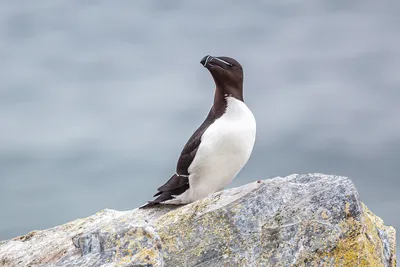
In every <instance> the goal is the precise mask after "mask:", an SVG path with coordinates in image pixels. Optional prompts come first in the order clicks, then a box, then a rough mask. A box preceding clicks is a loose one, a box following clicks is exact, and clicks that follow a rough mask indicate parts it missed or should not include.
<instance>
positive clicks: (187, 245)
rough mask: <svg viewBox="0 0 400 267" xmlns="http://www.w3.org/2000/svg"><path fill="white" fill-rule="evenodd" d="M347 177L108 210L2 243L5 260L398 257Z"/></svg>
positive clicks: (220, 262)
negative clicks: (173, 204)
mask: <svg viewBox="0 0 400 267" xmlns="http://www.w3.org/2000/svg"><path fill="white" fill-rule="evenodd" d="M395 257H396V256H395V230H394V228H393V227H388V226H384V224H383V221H382V220H381V219H380V218H378V217H377V216H375V215H374V214H372V213H371V212H370V211H369V210H368V209H367V208H366V207H365V206H364V205H363V204H362V203H361V202H360V200H359V196H358V193H357V190H356V188H355V187H354V185H353V183H352V182H351V181H350V180H349V179H348V178H346V177H341V176H332V175H324V174H305V175H297V174H295V175H291V176H288V177H284V178H282V177H278V178H274V179H268V180H264V181H258V182H254V183H250V184H247V185H245V186H242V187H239V188H234V189H229V190H225V191H222V192H218V193H215V194H214V195H212V196H210V197H209V198H206V199H203V200H201V201H197V202H195V203H192V204H189V205H186V206H182V207H179V208H176V207H161V208H153V209H145V210H138V209H135V210H132V211H126V212H121V211H114V210H103V211H100V212H98V213H97V214H95V215H93V216H91V217H88V218H84V219H78V220H75V221H72V222H70V223H67V224H64V225H61V226H57V227H54V228H51V229H48V230H43V231H33V232H30V233H28V234H27V235H25V236H21V237H17V238H14V239H12V240H8V241H3V242H0V266H13V267H14V266H126V267H128V266H130V267H133V266H135V267H139V266H154V267H161V266H166V267H169V266H171V267H175V266H198V267H200V266H207V267H213V266H215V267H216V266H218V267H220V266H374V267H378V266H385V267H390V266H396V258H395Z"/></svg>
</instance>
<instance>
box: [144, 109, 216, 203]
mask: <svg viewBox="0 0 400 267" xmlns="http://www.w3.org/2000/svg"><path fill="white" fill-rule="evenodd" d="M215 119H216V117H215V114H214V113H212V111H210V113H209V114H208V116H207V118H206V120H205V121H204V122H203V123H202V124H201V125H200V127H199V128H198V129H197V130H196V131H195V132H194V133H193V135H192V136H191V137H190V138H189V140H188V141H187V143H186V145H185V146H184V148H183V149H182V152H181V154H180V156H179V159H178V163H177V166H176V174H174V175H173V176H172V177H171V178H170V179H169V180H168V181H167V182H166V183H165V184H164V185H162V186H160V187H159V188H158V189H157V190H158V192H157V193H156V194H155V195H154V196H153V197H157V198H156V199H155V200H153V201H149V202H148V204H146V205H144V206H143V207H148V206H153V205H157V204H159V203H161V202H163V201H167V200H170V199H173V198H174V196H178V195H180V194H182V193H184V192H185V191H186V190H188V189H189V175H190V173H189V166H190V164H192V162H193V159H194V157H195V156H196V152H197V150H198V148H199V146H200V143H201V137H202V136H203V133H204V132H205V131H206V129H207V127H208V126H209V125H210V124H211V123H213V122H214V121H215Z"/></svg>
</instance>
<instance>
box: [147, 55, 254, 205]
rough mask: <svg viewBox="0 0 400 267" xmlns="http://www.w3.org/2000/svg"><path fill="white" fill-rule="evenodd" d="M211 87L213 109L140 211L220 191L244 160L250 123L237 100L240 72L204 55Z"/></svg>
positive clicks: (248, 147) (240, 93) (224, 59)
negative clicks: (212, 86) (170, 172)
mask: <svg viewBox="0 0 400 267" xmlns="http://www.w3.org/2000/svg"><path fill="white" fill-rule="evenodd" d="M200 63H201V64H202V65H203V66H204V67H205V68H207V69H208V70H209V72H210V73H211V75H212V77H213V79H214V82H215V87H216V89H215V93H214V104H213V106H212V107H211V110H210V112H209V113H208V115H207V118H206V119H205V121H204V122H203V123H202V124H201V125H200V127H199V128H198V129H197V130H196V131H195V132H194V133H193V135H192V136H191V137H190V138H189V141H188V142H187V143H186V145H185V147H184V148H183V150H182V152H181V154H180V157H179V159H178V163H177V167H176V173H175V174H174V175H172V177H171V178H170V179H169V180H168V181H167V182H166V183H165V184H164V185H163V186H161V187H159V188H158V192H157V193H156V194H155V195H154V196H153V197H157V198H156V199H154V200H152V201H149V202H148V203H147V204H145V205H143V206H141V207H140V208H145V207H151V206H154V205H158V204H187V203H191V202H194V201H196V200H199V199H202V198H204V197H206V196H208V195H210V194H212V193H214V192H217V191H220V190H222V189H223V188H224V187H225V186H226V185H227V184H229V183H230V182H231V181H232V180H233V178H235V176H236V175H237V174H238V173H239V171H240V170H241V169H242V168H243V166H244V165H245V164H246V162H247V161H248V159H249V157H250V154H251V152H252V150H253V146H254V142H255V138H256V121H255V119H254V116H253V113H252V112H251V111H250V109H249V108H248V107H247V106H246V104H245V103H244V100H243V69H242V66H241V65H240V64H239V62H237V61H236V60H235V59H233V58H229V57H212V56H205V57H204V58H203V59H202V60H201V61H200Z"/></svg>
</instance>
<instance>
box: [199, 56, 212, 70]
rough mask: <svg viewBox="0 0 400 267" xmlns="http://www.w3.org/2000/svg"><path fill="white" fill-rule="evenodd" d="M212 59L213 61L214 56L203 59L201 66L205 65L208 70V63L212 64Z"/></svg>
mask: <svg viewBox="0 0 400 267" xmlns="http://www.w3.org/2000/svg"><path fill="white" fill-rule="evenodd" d="M212 59H213V57H212V56H210V55H207V56H205V57H203V59H202V60H201V61H200V64H201V65H203V67H205V68H207V64H208V62H210V61H211V60H212Z"/></svg>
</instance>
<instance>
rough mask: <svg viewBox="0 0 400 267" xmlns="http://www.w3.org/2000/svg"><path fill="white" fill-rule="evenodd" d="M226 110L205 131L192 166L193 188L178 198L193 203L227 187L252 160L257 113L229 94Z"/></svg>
mask: <svg viewBox="0 0 400 267" xmlns="http://www.w3.org/2000/svg"><path fill="white" fill-rule="evenodd" d="M227 104H228V105H227V109H226V112H225V113H224V114H223V115H222V116H221V117H220V118H219V119H217V120H215V122H214V123H213V124H212V125H210V126H209V127H208V129H207V130H206V131H205V132H204V134H203V136H202V139H201V144H200V146H199V148H198V150H197V153H196V156H195V158H194V160H193V162H192V164H191V165H190V166H189V174H190V176H189V184H190V188H189V190H187V191H186V192H185V193H183V194H182V195H180V196H177V198H176V200H175V201H174V202H177V201H179V202H180V203H190V202H193V201H196V200H198V199H201V198H204V197H206V196H208V195H209V194H211V193H214V192H217V191H219V190H221V189H223V188H224V187H225V186H226V185H227V184H229V183H230V182H231V181H232V180H233V178H235V176H236V175H237V174H238V173H239V171H240V170H241V169H242V168H243V166H244V165H245V164H246V162H247V161H248V159H249V157H250V154H251V152H252V150H253V146H254V142H255V137H256V121H255V119H254V116H253V113H252V112H251V111H250V109H249V108H248V107H247V106H246V104H245V103H244V102H242V101H239V100H237V99H236V98H233V97H228V98H227Z"/></svg>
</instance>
